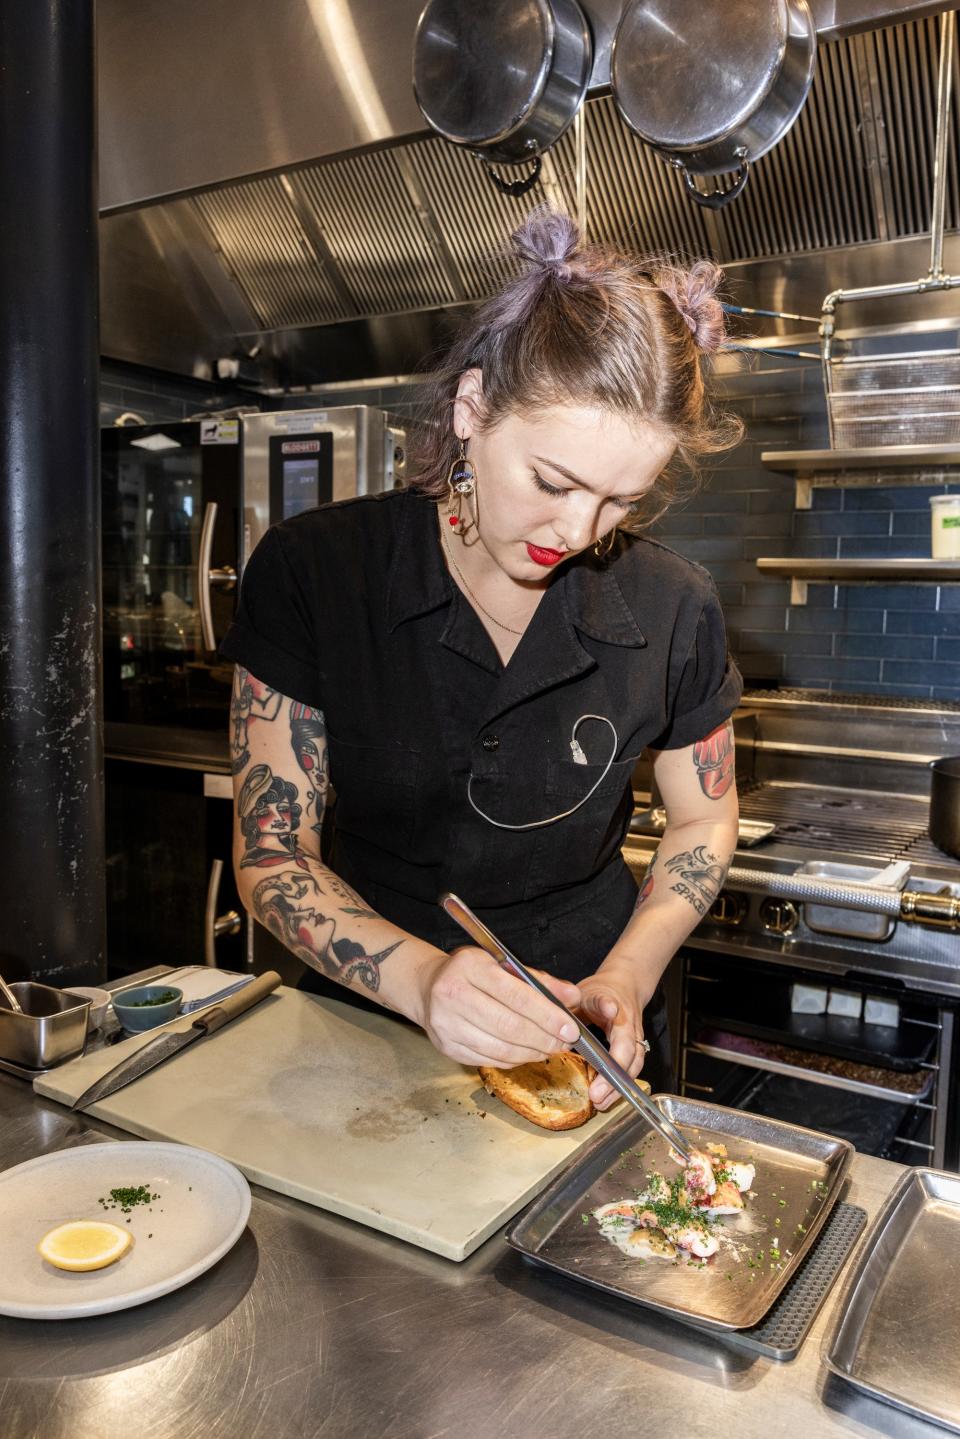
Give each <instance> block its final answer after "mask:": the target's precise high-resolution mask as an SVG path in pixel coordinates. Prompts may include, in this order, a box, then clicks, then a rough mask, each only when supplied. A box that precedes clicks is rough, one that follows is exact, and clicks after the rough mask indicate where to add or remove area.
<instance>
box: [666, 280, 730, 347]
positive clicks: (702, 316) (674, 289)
mask: <svg viewBox="0 0 960 1439" xmlns="http://www.w3.org/2000/svg"><path fill="white" fill-rule="evenodd" d="M654 279H655V283H656V284H657V285H658V286H659V287H660V289H661V290H662V291H663V292H664V294H665V295H668V296H669V298H670V299H671V300H672V301H673V303H674V304H675V305H676V307H677V309H678V310H679V311H680V314H681V316H682V318H683V320H684V321H685V323H686V325H687V327H688V328H689V330H690V333H691V334H692V335H693V338H694V340H695V342H696V344H697V346H698V347H699V348H700V349H701V350H706V351H709V350H718V349H719V348H720V346H721V345H722V344H723V342H724V340H725V339H726V337H727V325H726V316H725V315H724V311H723V305H722V304H721V303H720V301H719V300H718V299H717V290H718V288H719V286H720V282H721V280H722V279H723V271H722V270H721V269H720V266H719V265H715V264H713V262H712V261H711V260H698V261H697V262H696V264H695V265H692V266H691V267H690V269H689V270H682V269H680V268H679V267H678V266H670V267H668V268H666V269H664V270H661V271H660V273H659V274H658V275H656V276H655V277H654Z"/></svg>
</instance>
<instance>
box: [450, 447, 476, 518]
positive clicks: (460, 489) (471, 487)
mask: <svg viewBox="0 0 960 1439" xmlns="http://www.w3.org/2000/svg"><path fill="white" fill-rule="evenodd" d="M476 488H477V472H476V470H475V468H474V465H473V461H472V460H468V459H467V451H466V448H465V446H464V443H463V440H461V441H460V453H459V455H458V456H457V458H456V459H455V460H454V462H453V464H452V465H451V466H450V473H449V474H448V475H447V489H448V491H449V492H450V499H449V507H450V511H451V513H450V514H448V515H447V523H448V524H449V525H450V527H451V529H452V530H453V532H454V534H456V535H463V534H465V533H466V531H467V530H468V529H469V528H470V523H471V522H470V521H469V520H464V518H463V500H464V496H465V495H472V494H474V493H475V492H476Z"/></svg>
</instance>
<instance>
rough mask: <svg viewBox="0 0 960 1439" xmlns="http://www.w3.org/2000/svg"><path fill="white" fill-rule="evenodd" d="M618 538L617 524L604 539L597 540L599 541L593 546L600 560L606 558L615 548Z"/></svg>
mask: <svg viewBox="0 0 960 1439" xmlns="http://www.w3.org/2000/svg"><path fill="white" fill-rule="evenodd" d="M616 538H617V527H616V525H614V527H613V529H612V530H611V531H610V533H609V534H607V535H604V536H603V538H602V539H599V540H597V543H596V544H595V545H594V547H593V553H594V554H595V555H596V557H597V559H598V560H603V559H606V557H607V555H608V554H609V553H610V551H611V550H612V549H613V545H614V541H615V540H616Z"/></svg>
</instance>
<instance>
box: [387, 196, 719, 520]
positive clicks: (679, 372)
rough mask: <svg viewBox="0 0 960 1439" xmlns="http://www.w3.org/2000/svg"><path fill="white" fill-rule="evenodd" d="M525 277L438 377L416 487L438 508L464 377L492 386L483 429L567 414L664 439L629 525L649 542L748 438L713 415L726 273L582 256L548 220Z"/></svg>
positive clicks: (528, 243) (508, 288) (517, 249)
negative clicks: (568, 408)
mask: <svg viewBox="0 0 960 1439" xmlns="http://www.w3.org/2000/svg"><path fill="white" fill-rule="evenodd" d="M512 247H513V251H514V253H515V254H516V255H517V256H518V257H519V258H520V259H521V260H522V261H525V262H526V264H525V267H524V269H523V271H522V273H521V274H520V275H519V276H518V277H517V278H516V279H514V280H512V281H510V282H509V283H508V284H507V285H505V286H504V287H503V289H502V290H500V292H499V293H498V294H496V295H494V296H493V297H492V298H491V299H489V300H487V301H486V303H485V304H484V305H483V306H482V307H481V308H480V310H479V311H478V312H477V313H476V314H475V315H474V316H473V320H472V323H471V324H470V326H469V328H468V329H467V330H466V331H465V332H464V333H463V334H462V335H461V336H460V338H459V339H458V340H457V341H456V342H455V344H454V345H453V347H452V348H451V350H450V351H449V353H448V354H447V356H446V357H445V359H444V361H443V362H442V363H441V365H440V366H439V368H435V369H434V371H433V375H432V383H431V385H430V387H429V394H428V398H427V401H426V404H425V407H424V412H423V414H422V416H421V418H420V423H419V424H418V425H416V426H415V428H414V432H413V436H412V440H411V445H410V458H411V466H410V470H411V480H410V484H411V485H412V486H413V487H415V488H416V489H419V490H421V491H422V492H423V493H425V494H428V495H430V496H432V497H433V498H434V499H436V500H438V501H441V500H443V499H445V498H446V497H447V493H448V492H447V475H448V474H449V471H450V466H451V465H452V464H453V461H454V459H455V458H456V455H457V452H458V449H459V442H458V440H457V438H456V435H455V434H454V431H453V404H454V401H455V399H456V395H457V388H458V385H459V382H460V378H461V376H462V375H463V373H464V371H466V370H471V369H479V370H481V371H482V372H483V410H482V414H481V415H480V416H479V423H480V425H481V426H482V427H483V428H485V429H490V428H492V427H494V426H495V425H496V424H497V423H498V421H500V420H502V419H503V418H504V417H505V416H507V415H508V414H520V415H529V414H532V413H535V412H536V411H538V410H540V409H545V408H548V407H550V406H553V405H557V404H564V403H570V402H571V401H572V402H573V403H575V404H578V405H584V406H595V407H598V408H600V409H603V410H608V411H612V412H613V413H615V414H618V415H621V416H622V417H623V418H625V419H626V420H628V421H634V422H637V421H639V422H643V423H645V424H648V425H654V426H656V427H657V428H658V429H660V430H662V431H663V432H664V433H665V434H666V435H668V436H669V437H670V438H672V439H673V441H674V443H675V450H674V454H673V457H672V459H671V460H670V461H669V463H668V464H667V466H666V467H665V469H664V470H663V471H662V472H661V474H660V476H659V477H658V479H657V483H656V485H655V486H654V487H653V489H652V490H651V491H650V493H649V494H648V495H647V496H645V497H644V499H643V500H642V501H641V502H640V503H639V504H638V505H637V506H636V508H635V510H634V511H632V512H631V514H630V515H629V516H628V517H627V519H626V520H624V521H623V522H621V527H622V528H623V529H627V530H634V531H636V530H640V529H644V528H645V527H646V526H648V525H650V524H652V523H653V521H654V520H656V519H658V518H659V517H660V516H661V515H662V514H663V513H664V512H665V511H666V510H667V509H668V508H669V506H670V505H671V504H673V503H675V502H676V501H677V500H678V499H681V498H685V497H686V496H687V495H689V494H691V493H692V492H693V491H694V490H695V489H696V486H697V483H698V461H699V460H700V458H701V457H702V456H704V455H709V454H716V453H718V452H719V451H721V450H725V449H729V448H730V447H731V446H733V445H734V444H736V443H737V442H738V441H739V439H740V437H741V435H742V426H741V424H740V422H739V421H738V420H736V419H735V418H733V417H731V416H728V415H724V414H721V413H716V412H715V411H714V410H713V409H712V407H711V406H710V404H709V402H708V400H707V397H706V394H705V389H704V383H703V373H702V366H701V360H702V357H703V355H704V354H707V353H709V352H710V351H712V350H715V349H717V348H718V346H719V345H721V344H722V343H723V340H724V336H725V333H726V332H725V324H724V312H723V307H722V305H721V304H720V301H719V300H718V299H717V294H716V291H717V287H718V285H719V283H720V280H721V278H722V275H721V271H720V270H719V268H718V267H717V266H716V265H714V264H712V263H711V262H710V261H708V260H698V261H697V263H696V264H695V265H693V266H692V267H691V268H690V269H682V268H680V267H679V266H677V265H673V264H671V263H670V261H668V260H666V259H664V258H663V257H660V256H647V257H641V256H636V255H628V254H625V253H622V252H620V251H618V250H615V249H613V248H610V247H606V246H600V245H583V244H581V239H580V232H579V230H578V228H577V225H576V224H575V222H574V221H573V220H572V219H571V218H570V216H569V215H564V214H560V213H557V212H556V211H551V210H539V211H535V212H534V213H533V214H532V215H530V216H529V217H528V218H527V220H526V221H525V222H524V224H523V225H521V226H520V228H519V229H518V230H517V231H516V232H515V233H514V235H513V236H512Z"/></svg>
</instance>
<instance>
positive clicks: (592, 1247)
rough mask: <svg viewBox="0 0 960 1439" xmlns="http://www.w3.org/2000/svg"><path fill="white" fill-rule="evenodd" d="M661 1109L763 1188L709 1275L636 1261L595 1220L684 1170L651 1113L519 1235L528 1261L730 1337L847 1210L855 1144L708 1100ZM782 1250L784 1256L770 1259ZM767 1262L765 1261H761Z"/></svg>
mask: <svg viewBox="0 0 960 1439" xmlns="http://www.w3.org/2000/svg"><path fill="white" fill-rule="evenodd" d="M654 1102H655V1103H656V1104H657V1105H659V1107H660V1109H661V1110H662V1111H663V1113H664V1114H665V1115H666V1116H667V1117H668V1118H669V1119H671V1120H673V1122H674V1123H675V1124H677V1125H679V1126H680V1128H681V1130H683V1132H684V1133H685V1134H686V1135H688V1136H689V1138H690V1140H691V1141H692V1143H693V1144H694V1145H696V1146H697V1147H703V1146H704V1145H705V1144H709V1143H719V1144H725V1145H726V1146H727V1150H728V1153H729V1157H730V1158H731V1159H734V1160H750V1161H751V1162H753V1163H754V1164H755V1165H756V1170H757V1173H756V1179H755V1181H754V1187H753V1191H752V1194H753V1196H754V1197H752V1198H750V1197H748V1199H747V1207H746V1209H745V1210H744V1213H743V1214H738V1215H736V1216H731V1217H730V1218H723V1219H720V1220H718V1221H717V1232H718V1234H722V1235H723V1236H724V1237H723V1242H722V1243H721V1248H720V1251H719V1253H718V1254H716V1255H715V1256H714V1257H713V1258H712V1259H710V1260H709V1261H708V1262H707V1263H706V1264H705V1265H704V1266H703V1267H700V1266H699V1264H698V1263H696V1262H694V1263H692V1264H687V1263H685V1262H681V1263H679V1264H673V1263H664V1262H661V1261H656V1260H651V1261H648V1262H646V1263H644V1262H642V1261H640V1260H637V1259H633V1258H630V1257H629V1256H628V1255H625V1254H623V1253H622V1252H621V1251H620V1250H619V1249H617V1248H616V1247H615V1246H614V1245H613V1244H612V1243H611V1242H610V1241H609V1240H607V1239H605V1238H604V1237H603V1235H602V1234H601V1233H600V1229H599V1225H598V1224H597V1222H596V1220H595V1219H593V1217H592V1211H593V1210H594V1209H596V1208H598V1207H599V1206H600V1205H602V1204H610V1203H613V1202H614V1201H616V1200H618V1199H626V1198H634V1197H635V1195H636V1193H637V1192H638V1191H641V1190H643V1189H644V1188H645V1186H646V1179H647V1175H648V1174H650V1173H651V1172H653V1171H657V1172H659V1173H661V1174H664V1175H666V1176H667V1178H670V1177H671V1176H672V1175H674V1174H676V1173H677V1170H678V1166H677V1164H676V1162H675V1161H673V1160H671V1159H670V1157H669V1154H668V1148H667V1144H666V1141H665V1140H663V1139H661V1137H660V1136H659V1135H658V1134H655V1133H654V1132H653V1131H652V1130H651V1129H650V1128H649V1126H648V1125H647V1124H646V1122H645V1121H644V1119H643V1118H642V1116H639V1115H636V1114H625V1115H624V1117H623V1119H622V1120H620V1121H619V1122H618V1123H617V1124H615V1125H613V1126H612V1127H611V1128H609V1129H607V1130H605V1131H604V1132H603V1134H601V1135H599V1136H598V1138H597V1139H596V1140H595V1141H594V1143H593V1144H592V1145H590V1146H589V1148H587V1149H586V1150H585V1151H584V1152H583V1154H582V1155H581V1156H580V1158H579V1159H578V1160H577V1161H576V1163H575V1164H573V1165H572V1166H571V1167H570V1168H569V1169H568V1170H566V1171H565V1172H564V1173H563V1174H561V1175H560V1176H559V1177H558V1178H557V1179H555V1180H554V1181H553V1183H552V1184H551V1185H549V1186H548V1188H547V1189H545V1190H544V1192H543V1194H541V1195H540V1197H539V1198H538V1199H536V1200H534V1202H533V1204H532V1205H531V1206H530V1208H529V1209H528V1210H527V1211H526V1212H525V1213H524V1214H523V1215H522V1216H521V1218H520V1219H519V1220H518V1221H517V1222H516V1223H514V1224H513V1225H512V1226H511V1228H510V1229H509V1230H508V1232H507V1235H506V1239H507V1243H508V1244H510V1245H512V1246H513V1248H514V1249H516V1250H518V1251H519V1252H520V1253H521V1254H523V1255H524V1256H525V1257H526V1258H527V1259H529V1260H530V1261H531V1262H533V1263H535V1264H542V1265H544V1266H545V1267H547V1268H548V1269H552V1270H555V1271H556V1272H558V1273H560V1274H563V1275H566V1276H567V1277H568V1278H570V1279H576V1280H579V1281H581V1282H582V1283H585V1284H590V1285H593V1286H594V1287H595V1288H597V1289H602V1290H603V1291H605V1292H606V1293H608V1294H616V1295H618V1296H619V1297H620V1298H621V1299H627V1300H630V1301H631V1302H632V1303H635V1304H641V1305H644V1306H646V1307H647V1308H650V1309H656V1310H659V1311H660V1312H662V1313H664V1314H669V1315H671V1316H672V1317H674V1318H677V1319H682V1320H687V1321H690V1320H692V1321H695V1322H696V1323H697V1324H698V1325H700V1326H701V1327H707V1328H710V1329H715V1330H719V1331H727V1330H731V1329H747V1328H750V1327H751V1326H753V1325H755V1324H757V1323H758V1321H759V1320H760V1319H761V1318H762V1317H763V1315H764V1314H766V1312H767V1310H768V1309H769V1308H770V1306H771V1304H773V1302H774V1300H775V1299H776V1298H777V1296H778V1295H779V1294H780V1293H781V1291H782V1290H783V1288H784V1287H785V1285H787V1284H788V1283H789V1281H790V1280H791V1279H792V1277H793V1275H794V1274H795V1273H796V1271H797V1269H798V1268H799V1266H800V1264H801V1262H802V1261H803V1259H804V1257H805V1256H806V1255H807V1254H808V1253H809V1251H810V1249H811V1247H812V1245H813V1243H814V1240H815V1239H816V1237H817V1235H818V1234H819V1232H820V1230H821V1228H822V1227H823V1224H824V1221H825V1220H826V1218H827V1216H828V1214H829V1213H830V1211H831V1209H832V1208H833V1206H834V1204H835V1203H836V1201H837V1198H838V1195H839V1193H840V1188H841V1185H842V1183H843V1180H844V1177H845V1175H846V1172H847V1168H848V1166H849V1163H850V1159H851V1157H852V1155H853V1146H852V1145H851V1144H849V1143H848V1142H847V1141H846V1140H843V1139H834V1138H832V1137H831V1136H830V1135H826V1134H818V1133H816V1132H815V1131H814V1130H811V1129H800V1128H798V1127H797V1126H796V1125H793V1124H784V1123H782V1122H781V1121H780V1120H776V1119H766V1118H763V1117H761V1116H758V1115H754V1114H747V1113H745V1112H741V1111H740V1110H736V1109H725V1108H723V1107H722V1106H721V1105H718V1104H707V1103H705V1102H702V1101H700V1100H694V1099H681V1098H678V1097H677V1096H675V1095H664V1094H658V1095H656V1096H655V1097H654ZM774 1240H778V1241H779V1249H780V1259H779V1261H776V1260H771V1258H770V1249H771V1242H772V1241H774ZM761 1255H762V1258H761V1257H760V1256H761Z"/></svg>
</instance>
